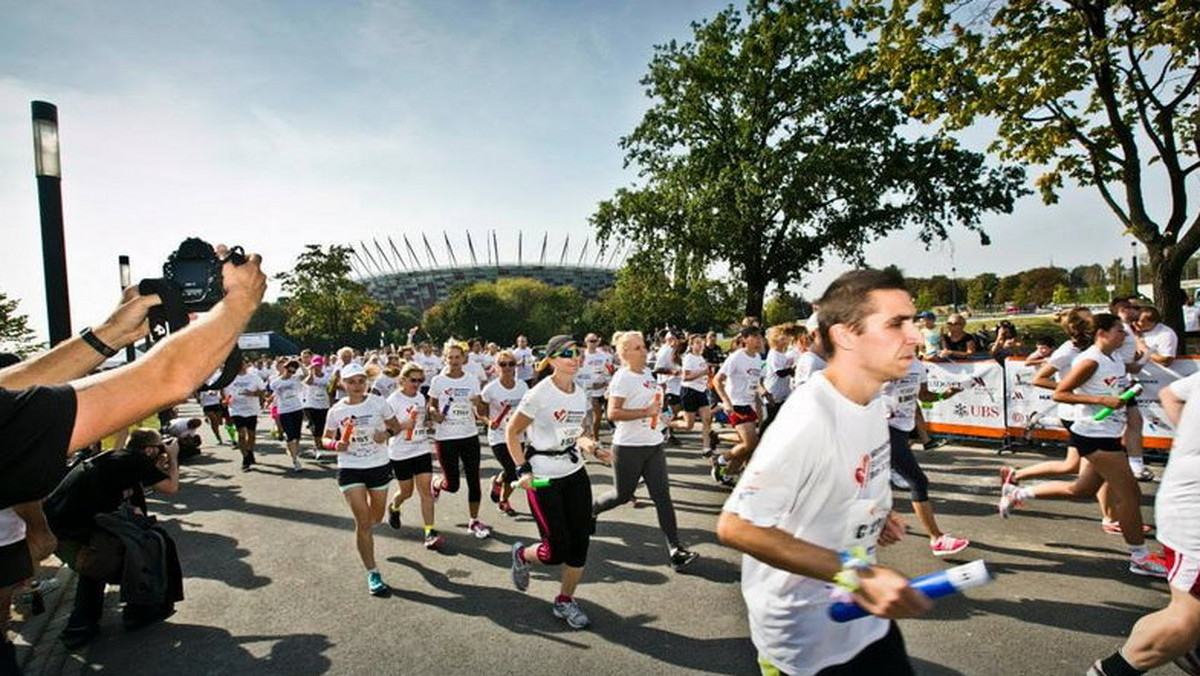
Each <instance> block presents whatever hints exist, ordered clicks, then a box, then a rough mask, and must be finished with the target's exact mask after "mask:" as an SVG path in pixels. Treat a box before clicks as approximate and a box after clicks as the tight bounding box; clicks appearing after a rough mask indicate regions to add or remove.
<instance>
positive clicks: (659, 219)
mask: <svg viewBox="0 0 1200 676" xmlns="http://www.w3.org/2000/svg"><path fill="white" fill-rule="evenodd" d="M859 27H860V26H859V25H858V24H855V23H853V22H852V21H850V20H849V19H848V18H847V15H846V14H845V13H844V12H842V11H841V9H840V8H839V6H838V3H836V2H832V1H830V0H787V1H780V2H772V1H770V0H751V2H750V4H749V6H748V7H747V8H746V9H745V11H744V12H742V11H739V10H737V9H735V8H733V7H730V8H727V9H726V10H724V11H722V12H720V13H718V14H717V15H716V16H715V17H713V18H712V19H710V20H705V21H700V22H697V23H694V24H692V29H693V34H694V41H693V42H687V43H684V44H679V43H677V42H675V41H672V42H669V43H667V44H665V45H659V46H657V47H655V53H654V56H653V58H652V59H651V62H650V64H649V71H648V73H647V74H646V75H645V77H644V78H643V79H642V80H641V83H642V84H643V85H644V86H645V88H646V93H647V95H648V96H649V97H650V98H651V99H652V100H653V104H652V105H651V107H650V109H649V110H647V111H646V113H645V115H644V116H643V117H642V119H641V121H640V123H639V124H638V125H637V126H636V128H635V129H634V130H633V131H632V132H631V133H630V134H629V135H628V136H625V137H624V138H622V139H621V141H620V146H621V148H622V149H623V150H624V151H625V163H626V166H627V167H629V166H633V167H636V169H637V175H638V181H639V182H638V183H636V184H634V185H632V186H630V187H627V188H621V189H619V190H617V191H616V193H615V195H614V196H613V197H612V198H611V199H609V200H606V201H604V202H602V203H601V204H600V205H599V207H598V209H597V211H596V212H595V213H594V214H593V215H592V217H591V222H592V224H593V226H594V227H595V229H596V231H597V235H598V237H599V238H600V239H601V240H603V241H605V242H608V241H611V240H629V241H633V242H636V243H637V244H638V245H639V246H640V247H641V248H642V249H643V250H655V251H660V252H664V253H663V255H664V256H665V257H667V258H668V259H683V260H685V261H687V264H688V265H689V266H692V265H701V266H707V265H708V264H710V263H715V262H724V263H726V264H728V266H729V268H730V271H731V275H732V276H733V277H734V278H736V279H738V280H739V281H741V282H743V283H744V284H745V289H746V301H745V302H746V305H745V313H746V314H748V315H754V316H761V315H762V304H763V296H764V294H765V291H766V289H767V288H768V286H769V285H772V284H775V285H780V286H787V285H789V284H790V283H792V282H795V281H798V280H800V279H801V277H802V276H803V274H804V273H805V272H806V271H807V270H809V269H811V268H813V267H815V266H820V265H821V264H822V263H823V262H825V261H826V260H827V259H829V258H831V257H835V256H840V257H843V258H846V259H849V260H855V261H860V260H861V258H862V253H863V247H864V245H865V244H866V243H868V242H869V241H871V240H872V239H874V238H877V237H880V236H883V235H885V234H886V233H888V232H892V231H895V230H898V229H901V228H904V227H906V226H915V227H916V228H917V231H918V236H919V237H920V238H921V239H922V240H923V241H925V242H927V243H928V242H930V241H932V240H933V239H935V238H940V237H944V236H945V234H946V230H947V228H949V227H951V226H953V225H961V226H964V227H967V228H971V229H978V227H979V225H978V224H979V219H980V216H981V215H982V214H983V213H984V212H987V211H1000V212H1009V211H1011V209H1012V205H1013V201H1014V200H1015V198H1016V197H1017V196H1018V195H1020V194H1021V193H1022V191H1023V190H1024V189H1023V188H1021V187H1020V184H1021V182H1022V178H1023V175H1024V174H1023V171H1022V170H1020V169H1017V168H1012V167H1006V168H988V167H985V165H984V159H983V156H982V155H980V154H977V153H973V152H968V151H966V150H964V149H962V148H961V147H959V146H958V144H957V143H956V142H954V141H953V140H952V139H949V138H943V137H933V138H931V137H921V136H915V135H914V134H910V133H908V132H910V131H911V130H910V129H909V128H907V127H905V125H906V124H907V122H908V118H907V117H906V116H905V114H904V112H903V111H902V110H901V108H900V106H899V104H898V96H897V95H896V94H895V93H894V92H893V91H891V90H890V89H889V86H888V84H887V82H886V81H885V79H884V78H883V77H881V76H880V75H878V74H875V73H874V72H872V71H871V70H870V69H869V68H867V66H868V64H869V63H870V62H871V61H872V58H873V57H872V55H871V54H869V53H868V52H865V51H862V50H858V51H856V48H854V47H852V46H851V44H850V41H849V39H848V36H850V35H851V34H852V33H855V32H856V31H857V30H858V28H859ZM910 137H911V138H910ZM703 269H704V267H701V270H703Z"/></svg>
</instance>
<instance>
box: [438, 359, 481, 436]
mask: <svg viewBox="0 0 1200 676" xmlns="http://www.w3.org/2000/svg"><path fill="white" fill-rule="evenodd" d="M478 396H479V378H477V377H475V376H474V375H472V374H470V373H467V372H466V371H465V370H464V371H463V374H462V375H461V376H459V377H457V378H451V377H450V376H448V375H446V374H445V373H439V374H438V375H436V376H434V378H433V381H432V382H430V383H429V398H430V399H437V406H438V409H439V410H440V411H441V413H442V415H444V416H446V419H445V420H443V421H442V422H440V423H438V424H437V431H436V432H435V433H434V437H433V438H434V439H437V440H438V441H447V440H449V439H466V438H468V437H473V436H476V435H478V434H479V430H478V429H477V428H476V427H475V402H474V401H472V399H474V398H475V397H478Z"/></svg>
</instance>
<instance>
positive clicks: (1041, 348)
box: [1025, 334, 1054, 366]
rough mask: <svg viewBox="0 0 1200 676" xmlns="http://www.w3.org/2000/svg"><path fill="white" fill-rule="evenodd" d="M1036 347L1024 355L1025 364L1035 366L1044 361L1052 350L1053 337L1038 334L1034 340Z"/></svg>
mask: <svg viewBox="0 0 1200 676" xmlns="http://www.w3.org/2000/svg"><path fill="white" fill-rule="evenodd" d="M1034 345H1036V347H1035V348H1034V349H1033V352H1032V353H1030V354H1029V355H1028V356H1026V357H1025V365H1026V366H1036V365H1038V364H1041V363H1042V362H1044V361H1046V358H1047V357H1049V356H1050V355H1051V354H1052V353H1053V352H1054V339H1053V338H1051V337H1050V336H1047V335H1044V334H1043V335H1040V336H1038V337H1037V338H1036V339H1035V340H1034Z"/></svg>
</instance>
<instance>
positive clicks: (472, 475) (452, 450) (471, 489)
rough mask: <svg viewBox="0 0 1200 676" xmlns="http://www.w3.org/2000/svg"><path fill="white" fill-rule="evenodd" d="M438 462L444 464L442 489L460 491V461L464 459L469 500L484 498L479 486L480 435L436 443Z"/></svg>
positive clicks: (463, 465)
mask: <svg viewBox="0 0 1200 676" xmlns="http://www.w3.org/2000/svg"><path fill="white" fill-rule="evenodd" d="M434 448H436V449H437V455H438V462H439V463H441V465H442V474H443V479H442V490H445V491H449V492H451V493H457V492H458V484H459V477H458V462H459V460H462V468H463V474H465V475H466V482H467V502H470V503H477V502H479V501H480V500H482V499H483V491H482V490H481V489H480V488H479V453H480V451H479V437H466V438H463V439H446V440H445V441H439V442H437V444H435V446H434Z"/></svg>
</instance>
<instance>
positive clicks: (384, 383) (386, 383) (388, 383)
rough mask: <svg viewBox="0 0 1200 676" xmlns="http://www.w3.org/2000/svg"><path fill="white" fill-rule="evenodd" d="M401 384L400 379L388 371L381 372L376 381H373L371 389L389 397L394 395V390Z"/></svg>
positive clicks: (384, 396) (385, 397)
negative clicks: (387, 372)
mask: <svg viewBox="0 0 1200 676" xmlns="http://www.w3.org/2000/svg"><path fill="white" fill-rule="evenodd" d="M399 385H400V383H399V381H397V380H396V379H395V378H393V377H391V376H389V375H388V374H386V373H380V374H379V376H378V377H376V378H375V382H373V383H371V391H373V392H374V393H375V394H378V395H379V396H381V397H383V398H384V399H387V398H388V397H390V396H391V395H392V392H395V391H396V388H397V387H399Z"/></svg>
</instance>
